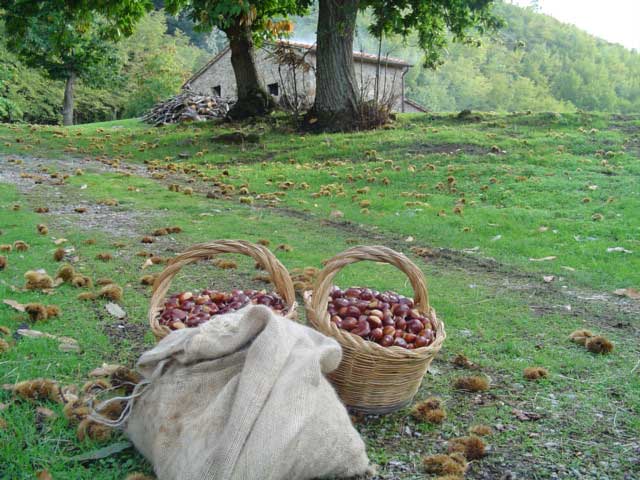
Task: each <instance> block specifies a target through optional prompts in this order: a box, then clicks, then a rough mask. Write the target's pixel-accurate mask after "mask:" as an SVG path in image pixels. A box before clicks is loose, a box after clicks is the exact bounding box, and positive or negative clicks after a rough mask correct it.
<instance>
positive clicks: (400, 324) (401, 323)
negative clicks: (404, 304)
mask: <svg viewBox="0 0 640 480" xmlns="http://www.w3.org/2000/svg"><path fill="white" fill-rule="evenodd" d="M395 321H396V322H395V323H396V328H397V329H398V330H404V329H405V328H407V321H406V320H405V319H404V318H399V317H395Z"/></svg>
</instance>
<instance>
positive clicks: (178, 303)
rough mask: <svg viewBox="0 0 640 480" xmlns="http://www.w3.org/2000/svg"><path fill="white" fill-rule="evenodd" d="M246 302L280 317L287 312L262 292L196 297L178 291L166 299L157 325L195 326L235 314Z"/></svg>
mask: <svg viewBox="0 0 640 480" xmlns="http://www.w3.org/2000/svg"><path fill="white" fill-rule="evenodd" d="M249 303H252V304H254V305H265V306H267V307H270V308H271V309H272V310H273V311H274V312H276V313H278V314H281V315H284V314H285V313H286V309H287V305H285V302H284V300H283V299H282V297H280V296H279V295H278V294H276V293H267V292H266V291H265V290H232V291H231V292H219V291H217V290H204V291H203V292H202V293H200V294H198V295H194V294H193V293H192V292H182V293H178V294H175V295H172V296H171V297H169V298H168V299H167V300H166V302H165V304H164V308H163V309H162V311H161V312H160V324H161V325H166V326H167V327H169V328H170V329H172V330H178V329H181V328H186V327H197V326H198V325H201V324H203V323H204V322H206V321H208V320H210V319H211V318H212V317H214V316H216V315H221V314H223V313H230V312H235V311H236V310H240V309H241V308H243V307H244V306H246V305H248V304H249Z"/></svg>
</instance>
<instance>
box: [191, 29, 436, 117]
mask: <svg viewBox="0 0 640 480" xmlns="http://www.w3.org/2000/svg"><path fill="white" fill-rule="evenodd" d="M279 46H280V47H287V48H285V49H282V48H280V49H279V48H278V47H279ZM282 51H285V52H288V53H291V52H295V57H296V58H297V59H298V60H297V61H293V60H290V61H288V62H284V63H283V61H282V56H281V55H278V52H282ZM287 58H289V59H291V56H290V55H289V56H288V57H287ZM353 59H354V62H355V70H356V77H357V80H358V85H359V87H360V91H361V95H362V97H363V98H366V99H372V98H374V96H375V79H376V71H377V68H378V65H377V64H378V57H377V56H376V55H370V54H366V53H362V52H354V53H353ZM294 62H295V63H296V65H297V67H293V66H292V64H293V63H294ZM256 64H257V67H258V71H259V72H260V75H261V76H262V81H263V84H264V86H265V88H266V89H267V91H268V92H269V93H270V94H271V95H272V96H273V97H274V99H275V100H276V101H277V102H279V103H280V104H286V103H287V102H291V99H297V100H296V101H297V103H298V104H300V105H304V106H308V105H311V104H312V103H313V98H314V97H315V88H316V85H315V83H316V79H315V65H316V47H315V45H310V44H305V43H298V42H284V41H281V42H278V43H267V44H265V45H264V46H262V47H261V48H259V49H257V51H256ZM411 67H412V65H411V64H409V63H407V62H405V61H404V60H400V59H397V58H390V57H384V58H382V60H381V64H380V87H379V89H378V90H379V93H378V98H380V99H382V100H388V101H389V102H390V103H392V105H393V110H394V111H397V112H425V111H426V110H425V108H424V107H422V106H421V105H419V104H418V103H416V102H414V101H412V100H410V99H408V98H405V96H404V76H405V74H406V73H407V71H408V70H409V68H411ZM182 88H183V89H189V90H192V91H194V92H196V93H200V94H203V95H216V96H219V97H222V98H225V99H228V100H235V99H236V98H237V97H236V95H237V94H236V82H235V77H234V74H233V67H232V66H231V51H230V49H229V48H228V47H227V48H225V49H224V50H222V51H221V52H220V53H218V54H217V55H216V56H215V57H213V58H212V59H211V60H210V61H209V62H207V63H206V64H205V65H204V66H203V67H202V68H201V69H200V70H198V71H197V72H196V73H195V74H194V75H193V76H192V77H191V78H190V79H189V80H187V81H186V82H185V83H184V85H183V86H182Z"/></svg>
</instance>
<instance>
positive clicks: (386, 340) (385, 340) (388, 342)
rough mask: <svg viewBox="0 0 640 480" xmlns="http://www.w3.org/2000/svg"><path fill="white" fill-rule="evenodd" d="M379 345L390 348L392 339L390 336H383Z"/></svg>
mask: <svg viewBox="0 0 640 480" xmlns="http://www.w3.org/2000/svg"><path fill="white" fill-rule="evenodd" d="M380 345H382V346H383V347H390V346H391V345H393V337H392V336H391V335H385V336H384V337H382V340H380Z"/></svg>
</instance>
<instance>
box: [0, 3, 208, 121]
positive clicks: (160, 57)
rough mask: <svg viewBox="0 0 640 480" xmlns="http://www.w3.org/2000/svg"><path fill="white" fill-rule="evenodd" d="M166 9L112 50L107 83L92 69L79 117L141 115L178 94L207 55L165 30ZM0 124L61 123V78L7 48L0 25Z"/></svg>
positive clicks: (80, 91)
mask: <svg viewBox="0 0 640 480" xmlns="http://www.w3.org/2000/svg"><path fill="white" fill-rule="evenodd" d="M166 30H167V24H166V18H165V15H164V13H163V12H153V13H151V14H149V15H147V16H146V17H144V18H143V19H142V20H141V21H140V23H139V24H138V26H137V28H136V31H135V32H134V33H133V35H132V36H131V37H130V38H126V39H124V40H123V41H121V42H120V43H119V44H118V45H117V46H116V47H113V48H112V52H110V55H111V56H112V57H116V58H117V62H116V65H118V66H119V68H118V69H114V70H113V71H109V72H106V73H107V74H108V75H105V72H103V77H102V78H107V77H108V78H109V83H108V85H104V82H102V83H103V85H102V86H100V85H99V84H100V83H101V82H99V81H98V80H99V79H98V78H97V77H95V75H96V74H97V72H96V71H95V70H93V71H92V72H91V73H88V74H87V76H88V78H87V80H85V81H83V80H82V79H81V81H80V83H79V84H78V87H77V89H76V105H75V117H76V121H77V122H79V123H89V122H99V121H105V120H114V119H116V118H121V117H123V116H137V115H140V114H141V113H142V112H143V111H144V110H145V109H147V108H149V107H150V106H152V105H153V104H154V103H155V102H157V101H158V100H160V99H163V98H166V97H168V96H171V95H174V94H175V93H177V92H178V91H179V89H180V86H181V85H182V83H183V82H184V80H186V79H187V78H188V77H189V76H190V75H191V74H192V73H193V71H195V70H196V69H197V68H199V67H200V66H201V65H202V64H203V63H204V62H205V61H206V60H207V59H208V54H207V52H205V51H204V50H201V49H199V48H197V47H195V46H193V45H191V44H190V43H189V40H188V38H187V37H186V36H185V35H184V34H183V33H182V32H181V31H179V30H176V31H174V33H173V35H169V34H167V33H166ZM0 33H2V35H0V122H19V121H24V122H29V123H44V124H55V123H59V121H60V105H59V104H60V101H59V99H61V98H62V96H63V90H64V85H63V82H62V81H58V80H54V79H52V78H50V77H49V76H48V75H47V72H46V71H44V70H43V69H41V68H29V67H28V66H27V65H25V63H23V62H22V61H21V59H20V58H18V56H17V55H16V54H14V53H11V52H9V51H8V50H7V48H6V43H5V39H6V36H5V35H4V30H3V25H2V23H0Z"/></svg>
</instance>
